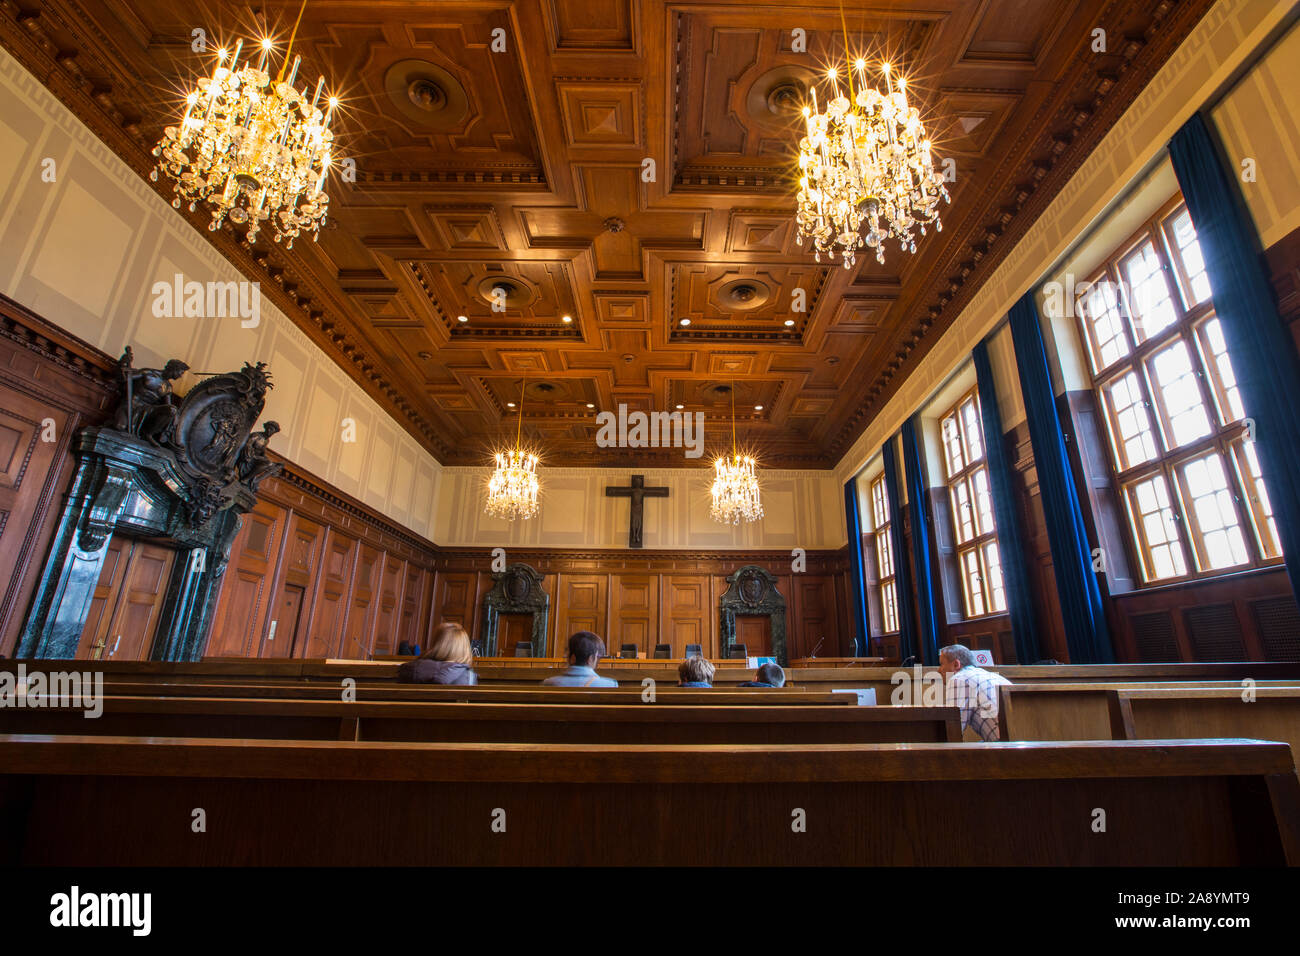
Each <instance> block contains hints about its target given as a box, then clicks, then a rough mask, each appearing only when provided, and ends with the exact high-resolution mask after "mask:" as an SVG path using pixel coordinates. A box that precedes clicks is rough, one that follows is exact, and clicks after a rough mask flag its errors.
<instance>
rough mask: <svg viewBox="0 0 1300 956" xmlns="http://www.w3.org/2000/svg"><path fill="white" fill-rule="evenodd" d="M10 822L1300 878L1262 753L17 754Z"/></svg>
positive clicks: (42, 853)
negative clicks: (1292, 871)
mask: <svg viewBox="0 0 1300 956" xmlns="http://www.w3.org/2000/svg"><path fill="white" fill-rule="evenodd" d="M1096 807H1104V808H1106V810H1107V825H1106V828H1105V829H1104V830H1103V831H1100V832H1098V831H1095V830H1094V828H1093V826H1092V822H1093V810H1094V808H1096ZM194 808H202V809H203V810H204V813H205V818H206V829H205V831H204V832H199V833H196V832H194V831H193V830H192V829H191V820H192V819H193V817H192V814H193V811H194ZM0 811H2V812H0V860H2V861H3V862H4V863H7V864H10V865H14V864H27V865H32V864H35V865H53V866H75V867H85V866H105V865H128V866H137V865H164V866H175V865H182V866H185V865H189V866H228V865H238V866H249V865H264V866H282V865H343V866H347V865H354V866H355V865H361V866H370V865H413V866H430V865H560V866H570V865H633V866H655V865H697V864H704V865H719V864H720V865H803V866H812V865H819V866H827V865H857V866H864V865H866V866H887V865H930V866H950V865H986V866H1000V865H1056V866H1061V865H1071V866H1085V865H1119V866H1215V865H1217V866H1240V865H1251V866H1254V865H1266V866H1280V865H1285V864H1286V863H1287V862H1288V861H1289V862H1290V863H1292V864H1300V784H1298V783H1297V779H1296V773H1295V769H1294V767H1293V765H1292V762H1291V753H1290V749H1289V748H1288V747H1287V746H1285V745H1284V744H1278V743H1270V742H1264V741H1255V740H1176V741H1174V740H1160V741H1122V742H1094V741H1088V742H1077V741H1076V742H1068V743H1000V744H826V745H817V746H806V745H764V746H743V745H700V746H682V745H676V746H673V745H668V746H629V745H622V746H615V745H606V746H601V745H583V746H575V745H567V744H481V743H480V744H448V743H441V744H412V743H357V742H350V741H349V742H329V743H326V742H318V741H266V740H258V741H241V740H223V739H193V738H189V739H187V738H163V737H149V738H141V737H76V736H69V737H42V736H25V735H0ZM954 834H960V838H955V837H954Z"/></svg>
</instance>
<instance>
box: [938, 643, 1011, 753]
mask: <svg viewBox="0 0 1300 956" xmlns="http://www.w3.org/2000/svg"><path fill="white" fill-rule="evenodd" d="M939 670H940V672H941V673H942V674H943V678H944V689H943V700H944V703H945V704H947V705H948V706H949V707H956V708H957V709H958V710H959V711H961V729H962V730H965V729H966V728H967V726H969V727H970V728H971V729H972V730H974V731H975V733H977V734H979V735H980V739H981V740H997V739H998V685H1000V684H1010V683H1011V681H1009V680H1007V679H1006V678H1005V677H1003V676H1002V675H1001V674H994V673H993V672H992V671H986V670H985V669H984V668H982V667H976V666H975V659H974V657H972V656H971V652H970V648H968V647H964V646H962V645H961V644H950V645H949V646H948V647H945V648H942V649H941V650H940V651H939Z"/></svg>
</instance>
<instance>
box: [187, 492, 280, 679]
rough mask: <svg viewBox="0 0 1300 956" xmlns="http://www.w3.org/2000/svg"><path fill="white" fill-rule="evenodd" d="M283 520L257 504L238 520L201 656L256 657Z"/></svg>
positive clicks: (277, 511) (269, 506) (266, 506)
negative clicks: (210, 629) (205, 648)
mask: <svg viewBox="0 0 1300 956" xmlns="http://www.w3.org/2000/svg"><path fill="white" fill-rule="evenodd" d="M284 518H285V513H284V509H282V508H279V507H277V506H276V505H274V504H272V503H271V502H269V501H259V502H258V503H257V504H256V506H255V507H254V508H253V510H252V511H251V512H249V513H248V514H246V515H244V516H243V521H242V525H241V527H240V529H239V534H238V535H237V536H236V537H235V540H234V543H233V544H232V545H231V548H230V563H229V565H228V566H227V568H226V574H225V577H224V578H223V579H222V584H221V596H220V598H219V599H218V602H217V610H216V613H214V614H213V623H212V633H211V635H210V636H209V637H208V646H207V650H206V651H205V652H204V654H205V656H207V657H252V656H256V654H257V649H258V645H259V644H260V643H261V642H262V638H263V635H264V632H265V630H266V628H267V627H268V624H267V605H268V604H269V603H270V599H271V587H272V580H273V578H274V576H275V565H276V562H277V561H278V560H279V559H280V544H281V541H280V532H281V530H282V529H283V527H284Z"/></svg>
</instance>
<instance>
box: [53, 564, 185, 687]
mask: <svg viewBox="0 0 1300 956" xmlns="http://www.w3.org/2000/svg"><path fill="white" fill-rule="evenodd" d="M114 544H116V545H117V548H116V555H115V556H113V558H112V560H111V561H110V560H108V559H107V558H106V560H105V564H104V568H103V570H102V571H101V573H100V578H99V584H98V585H97V586H96V588H95V595H94V597H93V598H92V605H94V604H99V610H98V613H97V614H95V616H94V618H93V620H92V619H88V620H87V622H86V628H85V629H84V630H83V631H82V635H81V643H80V645H79V646H78V648H77V656H78V657H81V658H91V659H94V660H119V661H138V660H145V659H146V658H148V656H149V651H150V650H151V649H152V647H153V639H154V634H155V633H156V632H157V630H158V618H159V616H160V615H161V614H162V606H163V600H164V599H165V598H166V596H167V585H168V584H169V583H170V581H171V573H172V566H173V564H174V563H175V561H176V552H175V551H174V550H173V549H171V548H169V547H166V546H165V545H160V544H152V543H150V542H147V541H131V540H129V539H126V538H122V539H117V538H115V539H114V540H113V541H112V542H110V545H109V550H110V554H112V552H113V550H114V549H113V545H114Z"/></svg>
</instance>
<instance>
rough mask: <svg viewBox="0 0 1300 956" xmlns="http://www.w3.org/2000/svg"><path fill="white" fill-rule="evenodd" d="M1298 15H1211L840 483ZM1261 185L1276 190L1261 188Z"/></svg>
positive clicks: (1242, 11)
mask: <svg viewBox="0 0 1300 956" xmlns="http://www.w3.org/2000/svg"><path fill="white" fill-rule="evenodd" d="M1293 8H1294V4H1293V3H1275V2H1273V0H1219V2H1218V3H1216V4H1215V5H1214V6H1213V7H1212V8H1211V9H1210V11H1209V12H1208V13H1207V14H1206V15H1205V17H1203V18H1202V20H1201V22H1200V23H1198V24H1197V25H1196V26H1195V27H1194V28H1193V30H1192V32H1191V34H1190V35H1189V36H1188V37H1187V39H1186V40H1184V41H1183V43H1182V45H1181V46H1179V48H1178V49H1177V50H1176V51H1175V52H1174V54H1173V56H1171V57H1170V58H1169V60H1168V61H1167V62H1166V63H1165V65H1164V66H1163V67H1161V69H1160V70H1159V72H1157V74H1156V75H1155V77H1154V78H1153V79H1152V81H1151V82H1150V83H1149V84H1147V87H1146V88H1145V89H1144V90H1143V91H1142V92H1141V93H1140V94H1139V95H1138V97H1137V99H1136V100H1135V101H1134V102H1133V104H1132V105H1131V106H1130V107H1129V108H1128V110H1126V111H1125V113H1124V115H1123V116H1122V117H1121V118H1120V120H1119V122H1117V123H1116V124H1115V125H1114V126H1113V127H1112V128H1111V130H1110V131H1109V132H1108V133H1107V134H1106V136H1105V137H1104V138H1103V139H1102V141H1101V143H1100V145H1099V146H1098V147H1097V148H1096V149H1095V150H1093V152H1092V153H1091V155H1089V156H1088V158H1087V159H1086V160H1084V162H1083V163H1082V165H1081V166H1080V167H1079V169H1078V171H1077V172H1076V173H1075V174H1074V176H1072V177H1071V178H1070V181H1069V182H1068V183H1066V185H1065V187H1064V188H1063V189H1062V190H1061V192H1060V193H1059V194H1057V196H1056V198H1055V199H1053V200H1052V202H1051V203H1050V204H1049V205H1048V207H1047V209H1046V210H1044V212H1043V214H1042V215H1041V216H1039V218H1038V219H1037V221H1035V222H1034V224H1033V225H1032V226H1030V228H1029V230H1028V231H1027V232H1026V233H1025V235H1024V236H1023V237H1022V238H1021V240H1020V241H1019V242H1018V243H1017V244H1016V246H1015V247H1014V248H1013V249H1012V250H1011V252H1010V253H1009V254H1008V255H1007V257H1006V258H1005V259H1004V260H1003V261H1002V262H1001V263H1000V264H999V265H998V267H997V269H995V270H994V272H993V275H992V276H990V277H989V280H988V281H987V282H985V283H984V285H983V286H981V288H980V290H979V291H978V292H977V293H976V294H975V295H974V297H973V298H972V299H971V301H970V303H969V304H968V305H967V306H966V308H964V309H963V310H962V311H961V313H960V314H959V315H958V316H957V318H956V320H955V321H954V322H953V324H952V325H951V326H950V327H949V328H948V330H947V332H945V333H944V335H943V336H942V337H941V338H940V339H939V341H938V342H937V343H936V344H935V347H934V348H933V349H931V350H930V352H929V353H928V354H927V355H926V356H925V358H924V359H922V360H921V362H920V364H919V365H918V366H917V368H916V369H915V370H914V371H913V372H912V374H911V375H910V376H908V379H907V381H905V382H904V383H903V385H902V387H901V388H899V390H898V391H897V392H896V393H895V394H894V396H893V397H892V398H891V399H890V400H889V401H888V402H887V403H886V404H885V407H884V409H883V410H882V411H881V412H880V414H878V415H877V416H876V417H875V418H874V419H873V420H872V422H871V424H870V425H868V426H867V428H866V430H865V431H863V433H862V434H861V435H860V436H859V437H858V440H857V441H856V442H854V444H853V446H852V448H850V449H849V451H848V452H847V453H845V455H844V457H843V458H841V459H840V461H839V463H838V465H837V466H836V473H837V474H838V475H840V476H841V478H842V479H844V480H847V477H848V476H849V475H853V474H856V473H857V472H858V471H859V470H860V469H861V468H862V466H863V465H864V464H865V463H866V462H867V461H868V460H870V459H871V458H872V457H873V456H875V455H876V454H877V452H878V451H879V448H880V445H881V443H882V442H883V441H884V440H885V437H886V436H888V435H891V434H893V433H894V432H895V431H897V430H898V429H899V428H900V427H901V425H902V423H903V421H904V420H905V419H906V418H907V417H908V416H909V415H911V414H912V413H913V412H915V411H916V410H917V409H918V408H921V407H922V406H923V405H924V404H925V403H926V401H927V399H928V398H929V396H930V394H931V392H932V391H933V388H934V383H935V382H942V381H945V380H946V379H947V378H948V376H949V375H951V374H952V372H953V370H954V369H956V368H957V367H958V366H959V365H961V364H962V363H963V362H965V361H966V359H967V357H968V355H969V353H970V349H971V345H972V343H974V342H976V341H978V340H979V339H981V338H983V337H984V336H985V335H987V334H988V332H989V331H990V330H991V329H993V328H994V326H996V325H997V324H998V323H999V322H1001V321H1002V318H1003V316H1005V315H1006V313H1007V311H1008V310H1009V309H1010V308H1011V306H1012V305H1013V304H1015V301H1016V300H1017V299H1018V298H1019V297H1020V296H1021V295H1023V294H1024V293H1025V291H1026V290H1028V289H1029V288H1031V287H1033V286H1034V285H1036V284H1037V283H1038V282H1040V281H1042V279H1043V276H1044V272H1045V271H1046V269H1047V268H1048V267H1049V266H1050V265H1051V264H1052V263H1055V262H1058V261H1059V260H1060V259H1061V257H1062V256H1064V255H1065V254H1066V253H1067V252H1068V251H1069V249H1070V247H1071V245H1072V244H1074V243H1075V242H1076V241H1077V240H1078V239H1079V237H1080V236H1082V235H1083V234H1085V233H1086V232H1087V231H1088V230H1089V229H1090V228H1091V227H1092V226H1093V225H1094V224H1095V223H1097V222H1098V221H1099V220H1100V219H1101V217H1102V216H1103V215H1104V213H1105V211H1106V210H1107V209H1108V208H1109V207H1110V206H1111V204H1112V203H1113V202H1114V200H1115V199H1116V197H1118V196H1119V195H1121V194H1122V193H1124V192H1125V191H1126V190H1128V189H1129V188H1130V186H1131V185H1132V184H1133V183H1134V181H1135V180H1136V179H1137V178H1138V177H1139V176H1140V175H1141V174H1142V172H1143V171H1144V170H1145V169H1146V168H1147V167H1148V166H1149V164H1150V163H1151V162H1152V160H1153V159H1154V158H1155V157H1156V156H1157V155H1158V154H1159V153H1160V151H1161V150H1162V149H1164V148H1165V145H1166V144H1167V143H1168V142H1169V139H1170V138H1171V137H1172V136H1173V134H1174V133H1175V132H1176V131H1177V130H1178V128H1179V127H1180V126H1181V125H1182V124H1183V123H1184V122H1186V121H1187V118H1188V117H1189V116H1191V114H1192V113H1193V112H1194V111H1195V110H1197V109H1199V108H1200V107H1201V106H1202V105H1203V104H1205V103H1206V102H1208V101H1209V100H1210V99H1211V98H1212V97H1213V96H1215V94H1216V93H1218V92H1219V91H1220V90H1221V89H1222V88H1223V87H1224V86H1225V84H1227V83H1228V81H1229V80H1230V79H1231V78H1232V77H1233V75H1234V74H1235V73H1236V72H1237V71H1238V70H1240V69H1241V68H1242V67H1243V65H1245V64H1247V63H1249V62H1250V60H1251V58H1252V57H1253V56H1255V55H1256V54H1257V53H1258V52H1259V51H1260V50H1261V48H1262V47H1263V46H1264V45H1265V44H1266V43H1267V41H1268V39H1269V38H1270V36H1271V35H1272V34H1273V33H1274V31H1276V30H1277V29H1278V28H1279V26H1280V25H1281V24H1282V23H1283V22H1284V21H1285V20H1286V18H1287V17H1288V16H1290V15H1291V13H1292V10H1293ZM1252 132H1253V128H1252ZM1292 159H1293V161H1294V157H1292ZM1270 178H1271V177H1270ZM1260 185H1261V187H1262V188H1270V189H1271V188H1273V187H1272V186H1269V185H1268V184H1267V183H1266V182H1265V181H1264V180H1263V179H1261V182H1260ZM1278 185H1279V186H1281V185H1282V184H1280V183H1279V184H1278ZM1294 185H1295V183H1294V181H1293V182H1291V183H1290V186H1294ZM1278 228H1282V227H1278ZM1011 424H1013V422H1011V420H1010V419H1009V418H1008V419H1007V425H1008V427H1009V426H1010V425H1011Z"/></svg>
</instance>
